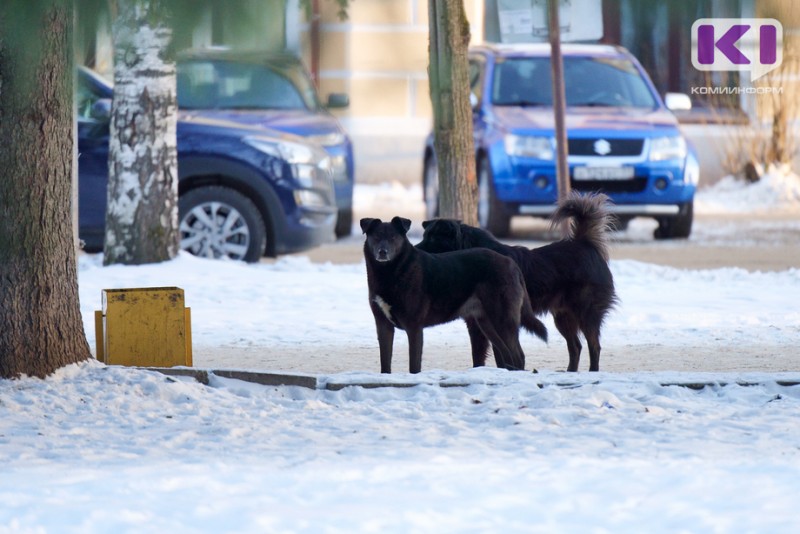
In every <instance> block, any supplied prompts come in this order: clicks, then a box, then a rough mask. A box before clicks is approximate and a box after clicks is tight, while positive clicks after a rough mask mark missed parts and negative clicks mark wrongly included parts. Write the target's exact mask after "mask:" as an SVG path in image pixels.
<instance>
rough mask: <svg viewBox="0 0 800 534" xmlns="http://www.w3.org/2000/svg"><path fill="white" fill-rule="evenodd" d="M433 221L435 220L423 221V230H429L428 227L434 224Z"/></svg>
mask: <svg viewBox="0 0 800 534" xmlns="http://www.w3.org/2000/svg"><path fill="white" fill-rule="evenodd" d="M433 221H434V219H431V220H429V221H422V229H423V230H427V229H428V227H429V226H430V225H432V224H433Z"/></svg>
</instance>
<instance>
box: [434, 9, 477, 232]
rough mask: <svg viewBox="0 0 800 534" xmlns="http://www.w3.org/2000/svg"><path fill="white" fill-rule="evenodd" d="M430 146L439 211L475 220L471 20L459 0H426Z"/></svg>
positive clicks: (442, 214)
mask: <svg viewBox="0 0 800 534" xmlns="http://www.w3.org/2000/svg"><path fill="white" fill-rule="evenodd" d="M428 10H429V13H428V15H429V16H428V20H429V27H430V46H429V54H430V67H429V70H428V79H429V81H430V92H431V103H432V104H433V133H434V138H433V146H434V150H435V151H436V158H437V160H438V164H439V167H438V169H439V214H440V216H442V217H447V218H453V219H460V220H461V221H463V222H465V223H467V224H470V225H477V224H478V211H477V205H478V201H477V190H478V182H477V178H476V170H475V149H474V140H473V138H472V105H471V104H470V100H469V92H470V87H469V62H468V59H467V51H468V48H469V38H470V32H469V22H468V21H467V15H466V13H465V11H464V2H463V0H428Z"/></svg>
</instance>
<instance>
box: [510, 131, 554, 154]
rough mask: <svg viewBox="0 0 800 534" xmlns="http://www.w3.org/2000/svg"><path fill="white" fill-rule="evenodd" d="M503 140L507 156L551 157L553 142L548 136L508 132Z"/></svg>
mask: <svg viewBox="0 0 800 534" xmlns="http://www.w3.org/2000/svg"><path fill="white" fill-rule="evenodd" d="M503 142H504V143H505V147H506V153H507V154H508V155H509V156H518V157H525V158H536V159H548V160H549V159H553V142H552V141H551V140H550V138H549V137H534V136H527V135H515V134H508V135H506V136H505V138H504V139H503Z"/></svg>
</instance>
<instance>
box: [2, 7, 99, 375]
mask: <svg viewBox="0 0 800 534" xmlns="http://www.w3.org/2000/svg"><path fill="white" fill-rule="evenodd" d="M0 58H2V60H0V173H2V176H0V377H2V378H15V377H19V376H20V375H29V376H37V377H45V376H47V375H49V374H51V373H53V372H54V371H55V370H56V369H58V368H59V367H62V366H65V365H68V364H72V363H76V362H79V361H82V360H86V359H88V358H90V357H91V352H90V351H89V345H88V343H87V342H86V336H85V334H84V330H83V320H82V318H81V312H80V305H79V302H78V275H77V267H76V259H75V239H74V236H73V232H72V209H71V208H72V163H73V159H72V146H73V142H74V138H73V128H72V110H73V104H72V82H73V75H74V74H73V62H72V2H71V1H70V0H3V2H2V3H1V4H0Z"/></svg>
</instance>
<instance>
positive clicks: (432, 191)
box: [422, 155, 439, 220]
mask: <svg viewBox="0 0 800 534" xmlns="http://www.w3.org/2000/svg"><path fill="white" fill-rule="evenodd" d="M422 187H423V192H424V197H425V219H426V220H430V219H435V218H436V217H438V216H439V167H438V163H437V162H436V158H435V157H434V156H432V155H431V156H428V157H427V158H425V167H424V168H423V170H422Z"/></svg>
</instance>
